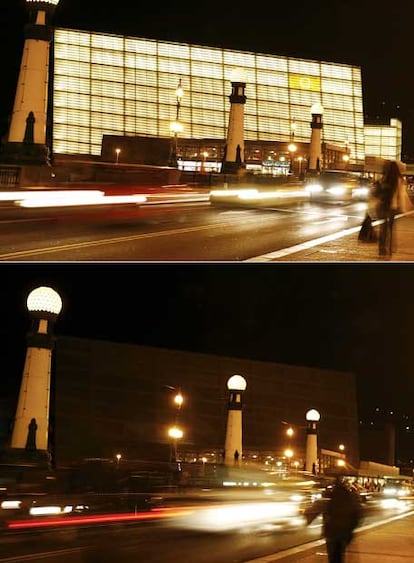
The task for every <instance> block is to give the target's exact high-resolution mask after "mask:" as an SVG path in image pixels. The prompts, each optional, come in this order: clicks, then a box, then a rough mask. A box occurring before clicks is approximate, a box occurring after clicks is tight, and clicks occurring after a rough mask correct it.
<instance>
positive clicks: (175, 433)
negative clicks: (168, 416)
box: [168, 426, 184, 461]
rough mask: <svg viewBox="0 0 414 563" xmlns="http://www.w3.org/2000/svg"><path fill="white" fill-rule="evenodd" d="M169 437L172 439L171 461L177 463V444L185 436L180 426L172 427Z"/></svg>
mask: <svg viewBox="0 0 414 563" xmlns="http://www.w3.org/2000/svg"><path fill="white" fill-rule="evenodd" d="M168 436H169V437H170V438H171V439H172V450H171V461H177V451H178V446H177V442H178V440H181V438H182V437H183V436H184V432H183V431H182V430H181V428H178V426H171V428H169V429H168Z"/></svg>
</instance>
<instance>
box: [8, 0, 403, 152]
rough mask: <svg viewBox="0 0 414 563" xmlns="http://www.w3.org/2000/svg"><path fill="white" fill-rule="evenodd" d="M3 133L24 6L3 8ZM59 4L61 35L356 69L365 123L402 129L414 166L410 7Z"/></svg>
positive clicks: (301, 0)
mask: <svg viewBox="0 0 414 563" xmlns="http://www.w3.org/2000/svg"><path fill="white" fill-rule="evenodd" d="M2 4H3V5H2V8H1V11H0V25H1V30H2V33H1V35H0V49H1V53H2V54H3V57H2V67H3V68H2V71H3V72H2V75H3V76H2V78H3V79H2V87H1V95H0V126H1V129H2V131H3V133H4V132H5V130H6V129H7V115H8V114H9V112H10V111H11V109H12V105H13V99H14V92H15V86H16V82H17V77H18V67H19V64H20V55H21V49H22V47H23V26H24V23H25V11H24V6H25V0H9V1H8V2H3V3H2ZM237 5H238V3H237V2H221V3H213V4H206V3H203V2H194V1H193V0H192V1H191V2H189V1H187V0H181V1H180V2H174V1H171V2H168V3H167V2H161V3H160V2H137V1H136V0H118V1H117V2H115V3H114V2H102V1H98V0H87V1H85V0H60V3H59V5H58V7H57V9H56V12H55V19H54V23H55V25H56V26H59V27H67V28H70V27H72V28H75V29H86V30H95V31H103V32H108V33H115V34H124V35H131V36H136V37H145V38H154V39H164V40H169V41H179V42H180V41H182V42H189V43H196V44H200V45H211V46H217V47H226V48H230V49H239V50H248V51H252V52H263V53H273V54H278V55H287V56H294V57H299V58H304V59H317V60H326V61H331V62H339V63H347V64H354V65H358V66H360V67H361V68H362V79H363V91H364V103H365V107H364V112H365V118H366V120H370V122H371V121H372V120H374V121H375V120H383V119H385V120H387V121H388V120H389V118H390V117H398V118H399V119H401V120H402V122H403V135H404V146H403V151H404V158H403V160H405V161H407V160H408V159H411V160H413V161H414V96H413V95H412V91H413V86H414V77H413V74H412V72H411V69H412V56H413V47H412V22H413V20H414V4H413V3H411V2H407V0H394V1H393V2H385V0H363V1H361V0H358V1H357V0H335V1H334V2H333V1H332V0H329V1H328V0H314V1H313V2H309V1H308V0H306V1H305V0H296V2H293V3H282V4H281V3H280V2H279V3H278V2H274V1H273V0H272V2H267V1H266V0H265V1H263V2H261V3H260V5H255V4H251V5H250V6H249V7H248V8H246V7H245V5H244V4H243V6H242V3H241V2H240V3H239V5H240V8H237Z"/></svg>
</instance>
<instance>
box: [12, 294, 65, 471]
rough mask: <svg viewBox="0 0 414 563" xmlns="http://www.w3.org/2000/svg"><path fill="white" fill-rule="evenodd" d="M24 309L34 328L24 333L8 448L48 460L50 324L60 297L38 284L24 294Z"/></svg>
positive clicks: (52, 345) (60, 306) (53, 318)
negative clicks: (24, 345)
mask: <svg viewBox="0 0 414 563" xmlns="http://www.w3.org/2000/svg"><path fill="white" fill-rule="evenodd" d="M27 309H28V311H29V312H30V315H31V317H32V319H33V328H32V331H31V332H30V333H29V334H28V336H27V350H26V359H25V364H24V368H23V378H22V382H21V385H20V392H19V399H18V404H17V411H16V415H15V420H14V426H13V433H12V438H11V448H12V449H14V448H16V449H19V450H21V451H22V452H23V453H24V454H28V455H31V454H34V455H40V456H41V457H42V458H43V459H47V460H48V458H49V454H48V446H49V440H48V433H49V403H50V376H51V361H52V350H53V348H54V337H53V332H52V327H53V324H54V322H55V321H56V319H57V317H58V315H59V313H60V312H61V310H62V299H61V297H60V295H59V294H58V293H57V292H56V291H55V290H54V289H52V288H51V287H45V286H41V287H37V288H36V289H34V290H33V291H31V292H30V293H29V295H28V297H27ZM35 452H37V454H35Z"/></svg>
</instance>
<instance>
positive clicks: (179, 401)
mask: <svg viewBox="0 0 414 563" xmlns="http://www.w3.org/2000/svg"><path fill="white" fill-rule="evenodd" d="M183 402H184V397H183V396H182V394H181V391H178V393H177V394H176V395H175V397H174V403H175V404H176V405H177V408H178V409H180V408H181V406H182V404H183Z"/></svg>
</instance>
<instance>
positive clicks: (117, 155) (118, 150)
mask: <svg viewBox="0 0 414 563" xmlns="http://www.w3.org/2000/svg"><path fill="white" fill-rule="evenodd" d="M120 152H121V149H115V154H116V164H118V162H119V153H120Z"/></svg>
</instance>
